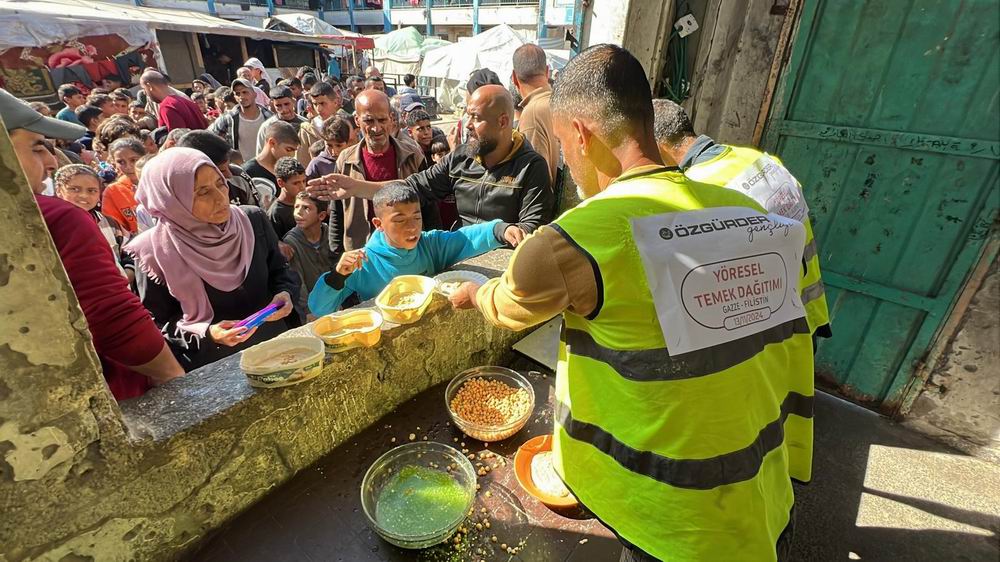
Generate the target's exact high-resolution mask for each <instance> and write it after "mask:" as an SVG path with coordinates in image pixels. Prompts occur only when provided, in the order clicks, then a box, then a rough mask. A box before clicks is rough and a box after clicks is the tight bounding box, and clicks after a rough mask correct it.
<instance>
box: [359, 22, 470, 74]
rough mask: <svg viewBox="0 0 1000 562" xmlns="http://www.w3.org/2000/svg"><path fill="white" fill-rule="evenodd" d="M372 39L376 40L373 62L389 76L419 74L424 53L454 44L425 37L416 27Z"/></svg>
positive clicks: (373, 36) (405, 28)
mask: <svg viewBox="0 0 1000 562" xmlns="http://www.w3.org/2000/svg"><path fill="white" fill-rule="evenodd" d="M370 37H372V38H373V39H374V40H375V51H374V57H375V58H374V61H373V62H374V64H375V66H377V67H378V69H379V70H380V71H382V72H383V73H387V74H400V75H402V74H419V71H420V61H421V59H422V58H423V55H424V53H426V52H427V51H430V50H432V49H437V48H440V47H446V46H448V45H451V44H452V43H451V42H449V41H445V40H444V39H439V38H437V37H424V35H423V34H421V33H420V31H419V30H417V28H415V27H404V28H402V29H397V30H396V31H392V32H390V33H386V34H382V35H371V36H370Z"/></svg>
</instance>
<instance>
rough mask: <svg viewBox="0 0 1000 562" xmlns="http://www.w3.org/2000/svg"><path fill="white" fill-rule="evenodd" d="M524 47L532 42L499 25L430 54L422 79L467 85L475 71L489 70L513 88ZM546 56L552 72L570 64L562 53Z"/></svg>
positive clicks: (426, 60) (421, 72) (421, 70)
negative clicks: (515, 63)
mask: <svg viewBox="0 0 1000 562" xmlns="http://www.w3.org/2000/svg"><path fill="white" fill-rule="evenodd" d="M525 43H530V41H526V40H525V39H524V38H523V37H521V35H520V34H519V33H517V32H516V31H514V30H513V29H512V28H511V27H510V26H509V25H506V24H504V25H498V26H496V27H494V28H492V29H490V30H488V31H484V32H483V33H480V34H479V35H476V36H475V37H470V38H468V39H463V40H459V42H458V43H455V44H453V45H449V46H447V47H442V48H440V49H434V50H432V51H428V52H427V53H425V54H424V62H423V64H422V65H421V66H420V75H421V76H433V77H435V78H447V79H450V80H457V81H459V82H464V81H466V80H467V79H468V78H469V74H471V73H472V71H474V70H477V69H480V68H489V69H490V70H492V71H493V72H496V73H497V76H499V77H500V81H502V82H503V83H504V85H505V86H510V74H511V70H512V65H513V63H512V59H513V56H514V51H516V50H517V48H518V47H520V46H521V45H524V44H525ZM545 54H546V56H547V58H548V61H549V66H550V67H551V68H552V69H553V70H559V69H561V68H562V67H564V66H566V63H567V62H568V60H567V58H565V57H564V56H562V53H560V52H552V51H546V52H545Z"/></svg>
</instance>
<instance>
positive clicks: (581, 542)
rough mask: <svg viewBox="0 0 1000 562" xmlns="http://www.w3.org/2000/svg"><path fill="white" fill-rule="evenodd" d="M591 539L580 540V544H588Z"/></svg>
mask: <svg viewBox="0 0 1000 562" xmlns="http://www.w3.org/2000/svg"><path fill="white" fill-rule="evenodd" d="M589 540H590V539H580V544H587V541H589Z"/></svg>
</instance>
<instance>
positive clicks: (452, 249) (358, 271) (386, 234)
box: [309, 182, 504, 316]
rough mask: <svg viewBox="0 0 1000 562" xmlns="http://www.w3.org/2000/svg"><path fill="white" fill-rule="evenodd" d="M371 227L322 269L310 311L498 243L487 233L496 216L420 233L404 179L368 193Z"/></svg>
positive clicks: (325, 310) (416, 201)
mask: <svg viewBox="0 0 1000 562" xmlns="http://www.w3.org/2000/svg"><path fill="white" fill-rule="evenodd" d="M372 204H373V206H374V208H375V209H374V210H375V218H373V219H372V224H373V225H374V226H375V229H376V230H375V232H373V233H372V235H371V238H369V239H368V242H367V243H366V244H365V247H364V248H361V249H360V250H353V251H350V252H346V253H344V254H343V255H342V256H341V257H340V261H339V262H338V263H337V267H336V268H335V269H334V271H330V272H327V273H324V274H323V275H322V276H321V277H320V278H319V280H317V281H316V286H315V287H314V288H313V290H312V292H311V293H309V310H311V311H312V313H313V314H315V315H316V316H322V315H324V314H330V313H331V312H336V311H337V310H338V309H339V308H340V306H341V304H343V302H344V300H345V299H347V298H348V297H349V296H351V295H353V294H357V296H358V298H360V299H361V300H362V301H365V300H368V299H370V298H373V297H375V296H377V295H378V294H379V293H380V292H381V291H382V289H384V288H385V286H386V285H388V284H389V281H392V279H393V278H394V277H396V276H398V275H426V276H434V275H436V274H438V273H440V272H441V271H444V270H445V269H446V268H448V267H450V266H452V265H454V264H455V263H457V262H460V261H462V260H464V259H468V258H471V257H474V256H478V255H480V254H484V253H486V252H488V251H490V250H493V249H495V248H499V247H501V246H503V245H504V242H503V241H501V240H497V238H496V236H495V235H494V233H493V230H494V228H495V227H496V225H497V223H499V222H500V221H499V220H494V221H490V222H485V223H480V224H474V225H470V226H466V227H463V228H460V229H458V230H457V231H455V232H449V231H444V230H431V231H428V232H421V227H422V226H423V221H422V219H421V216H420V194H419V193H418V192H417V190H416V189H414V188H413V187H410V186H409V185H406V184H405V183H401V182H400V183H392V184H389V185H387V186H385V187H383V188H382V189H380V190H379V191H378V193H376V194H375V197H374V198H372Z"/></svg>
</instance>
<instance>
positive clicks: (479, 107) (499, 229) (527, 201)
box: [308, 85, 553, 246]
mask: <svg viewBox="0 0 1000 562" xmlns="http://www.w3.org/2000/svg"><path fill="white" fill-rule="evenodd" d="M370 92H371V91H370V90H366V91H365V92H364V94H362V95H365V94H369V93H370ZM386 113H387V114H388V110H387V111H386ZM466 113H467V117H468V124H467V126H466V128H467V130H468V134H469V138H470V140H469V142H468V143H466V144H464V145H462V146H459V147H458V148H457V149H456V150H455V151H454V152H452V153H451V154H449V155H448V156H446V157H445V158H444V159H443V160H441V161H440V162H438V163H437V164H435V165H434V166H432V167H431V168H430V169H428V170H425V171H423V172H419V173H416V174H413V175H412V176H410V177H409V178H407V179H406V183H407V184H409V185H411V186H413V187H416V188H417V190H419V191H420V193H421V195H422V196H423V197H424V198H426V199H429V200H432V201H435V202H436V201H440V200H441V199H443V198H445V197H447V196H449V195H454V196H455V200H456V203H457V205H458V214H459V217H460V218H461V221H460V222H461V224H460V225H459V226H466V225H470V224H478V223H482V222H488V221H491V220H494V219H500V220H501V222H500V223H498V224H497V226H496V233H497V238H498V239H503V240H506V241H507V243H508V244H510V245H511V246H517V245H518V244H519V243H520V242H521V240H523V239H524V237H525V236H527V235H528V234H531V233H532V232H534V231H535V230H536V229H537V228H538V227H539V226H541V225H542V224H544V222H545V217H548V216H550V213H551V210H552V205H553V197H552V190H551V189H550V187H549V171H548V170H549V169H548V164H546V163H545V159H544V158H542V157H541V155H539V154H538V153H537V152H535V151H534V150H533V149H532V148H531V146H530V144H528V143H526V142H525V141H524V137H523V136H522V135H521V133H519V132H517V131H514V130H513V128H512V123H513V119H514V101H513V100H512V99H511V97H510V93H509V92H508V91H507V90H506V89H505V88H504V87H503V86H497V85H487V86H482V87H480V88H478V89H477V90H476V91H475V93H473V94H472V96H471V97H470V98H469V104H468V106H467V107H466ZM386 119H387V121H388V115H387V116H386ZM359 123H360V120H359ZM362 132H363V133H364V134H365V137H366V138H367V137H368V134H369V133H368V131H367V130H363V131H362ZM367 179H370V178H367ZM309 183H310V185H309V188H308V189H309V190H310V192H311V193H313V194H314V195H315V196H317V197H319V198H326V199H341V198H344V197H355V198H357V197H362V198H366V199H370V198H371V197H373V196H374V194H375V193H376V192H377V191H378V190H379V189H380V188H381V187H382V186H383V185H385V184H384V183H382V182H375V181H365V180H359V179H357V178H355V177H347V176H344V175H341V174H329V175H326V176H323V177H320V178H317V179H314V180H312V181H311V182H309Z"/></svg>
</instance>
